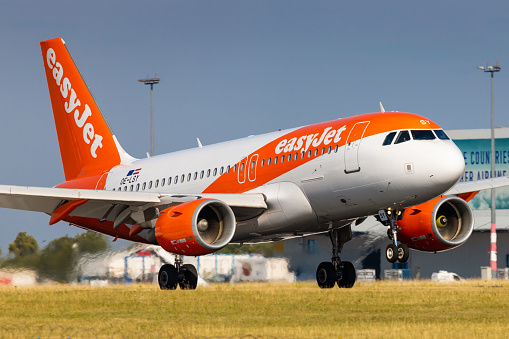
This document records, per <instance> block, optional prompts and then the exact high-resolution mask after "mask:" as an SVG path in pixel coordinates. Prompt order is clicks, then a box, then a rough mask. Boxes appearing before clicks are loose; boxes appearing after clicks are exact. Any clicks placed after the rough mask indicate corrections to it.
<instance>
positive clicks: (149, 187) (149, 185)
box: [148, 181, 152, 189]
mask: <svg viewBox="0 0 509 339" xmlns="http://www.w3.org/2000/svg"><path fill="white" fill-rule="evenodd" d="M151 188H152V181H149V183H148V189H151Z"/></svg>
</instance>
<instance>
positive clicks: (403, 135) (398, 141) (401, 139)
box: [395, 131, 410, 144]
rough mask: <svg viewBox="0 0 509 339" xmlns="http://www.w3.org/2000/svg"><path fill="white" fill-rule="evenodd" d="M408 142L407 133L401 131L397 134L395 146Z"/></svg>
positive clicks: (408, 135) (408, 136)
mask: <svg viewBox="0 0 509 339" xmlns="http://www.w3.org/2000/svg"><path fill="white" fill-rule="evenodd" d="M408 140H410V133H408V131H401V132H399V134H398V138H397V139H396V142H395V144H401V143H402V142H405V141H408Z"/></svg>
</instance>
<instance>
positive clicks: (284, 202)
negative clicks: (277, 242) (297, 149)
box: [233, 181, 321, 241]
mask: <svg viewBox="0 0 509 339" xmlns="http://www.w3.org/2000/svg"><path fill="white" fill-rule="evenodd" d="M251 193H263V194H265V196H266V197H267V201H266V203H267V206H268V209H267V211H266V212H265V213H263V214H262V215H261V216H260V217H258V218H257V219H255V220H250V221H246V222H239V223H238V224H237V231H236V232H235V236H234V238H233V241H240V240H242V239H250V238H256V237H260V236H267V235H271V234H273V235H277V234H280V233H295V234H300V233H302V232H318V231H320V230H321V229H320V225H319V224H318V221H317V218H316V214H315V213H314V211H313V209H312V208H311V205H310V204H309V201H308V200H307V198H306V196H305V195H304V193H303V192H302V190H301V189H300V188H299V187H298V186H297V185H296V184H294V183H292V182H286V181H285V182H279V183H274V184H269V185H265V186H263V187H260V188H257V189H255V190H253V191H251Z"/></svg>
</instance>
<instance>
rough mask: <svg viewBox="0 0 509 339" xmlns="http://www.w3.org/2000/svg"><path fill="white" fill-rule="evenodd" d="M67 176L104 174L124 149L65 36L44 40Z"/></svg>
mask: <svg viewBox="0 0 509 339" xmlns="http://www.w3.org/2000/svg"><path fill="white" fill-rule="evenodd" d="M41 49H42V58H43V60H44V68H45V70H46V78H47V80H48V88H49V93H50V97H51V105H52V107H53V116H54V118H55V126H56V129H57V135H58V143H59V145H60V155H61V156H62V164H63V166H64V173H65V180H73V179H79V178H83V177H88V176H92V175H98V174H102V173H104V172H107V171H109V170H110V169H111V168H112V167H114V166H116V165H118V164H120V163H121V161H122V157H123V150H122V148H121V147H120V146H119V145H118V143H117V142H116V139H115V137H114V136H113V135H112V133H111V132H110V129H109V127H108V125H107V123H106V121H105V120H104V118H103V117H102V114H101V112H100V110H99V108H98V107H97V105H96V103H95V101H94V98H93V97H92V94H90V91H89V90H88V88H87V85H86V84H85V81H84V80H83V78H82V77H81V75H80V72H79V70H78V68H77V67H76V65H75V64H74V61H73V60H72V58H71V55H70V54H69V52H68V51H67V48H66V46H65V43H64V41H63V40H62V39H60V38H57V39H52V40H47V41H42V42H41Z"/></svg>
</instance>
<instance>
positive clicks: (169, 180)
mask: <svg viewBox="0 0 509 339" xmlns="http://www.w3.org/2000/svg"><path fill="white" fill-rule="evenodd" d="M171 179H172V178H171V177H169V178H168V186H170V185H171Z"/></svg>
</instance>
